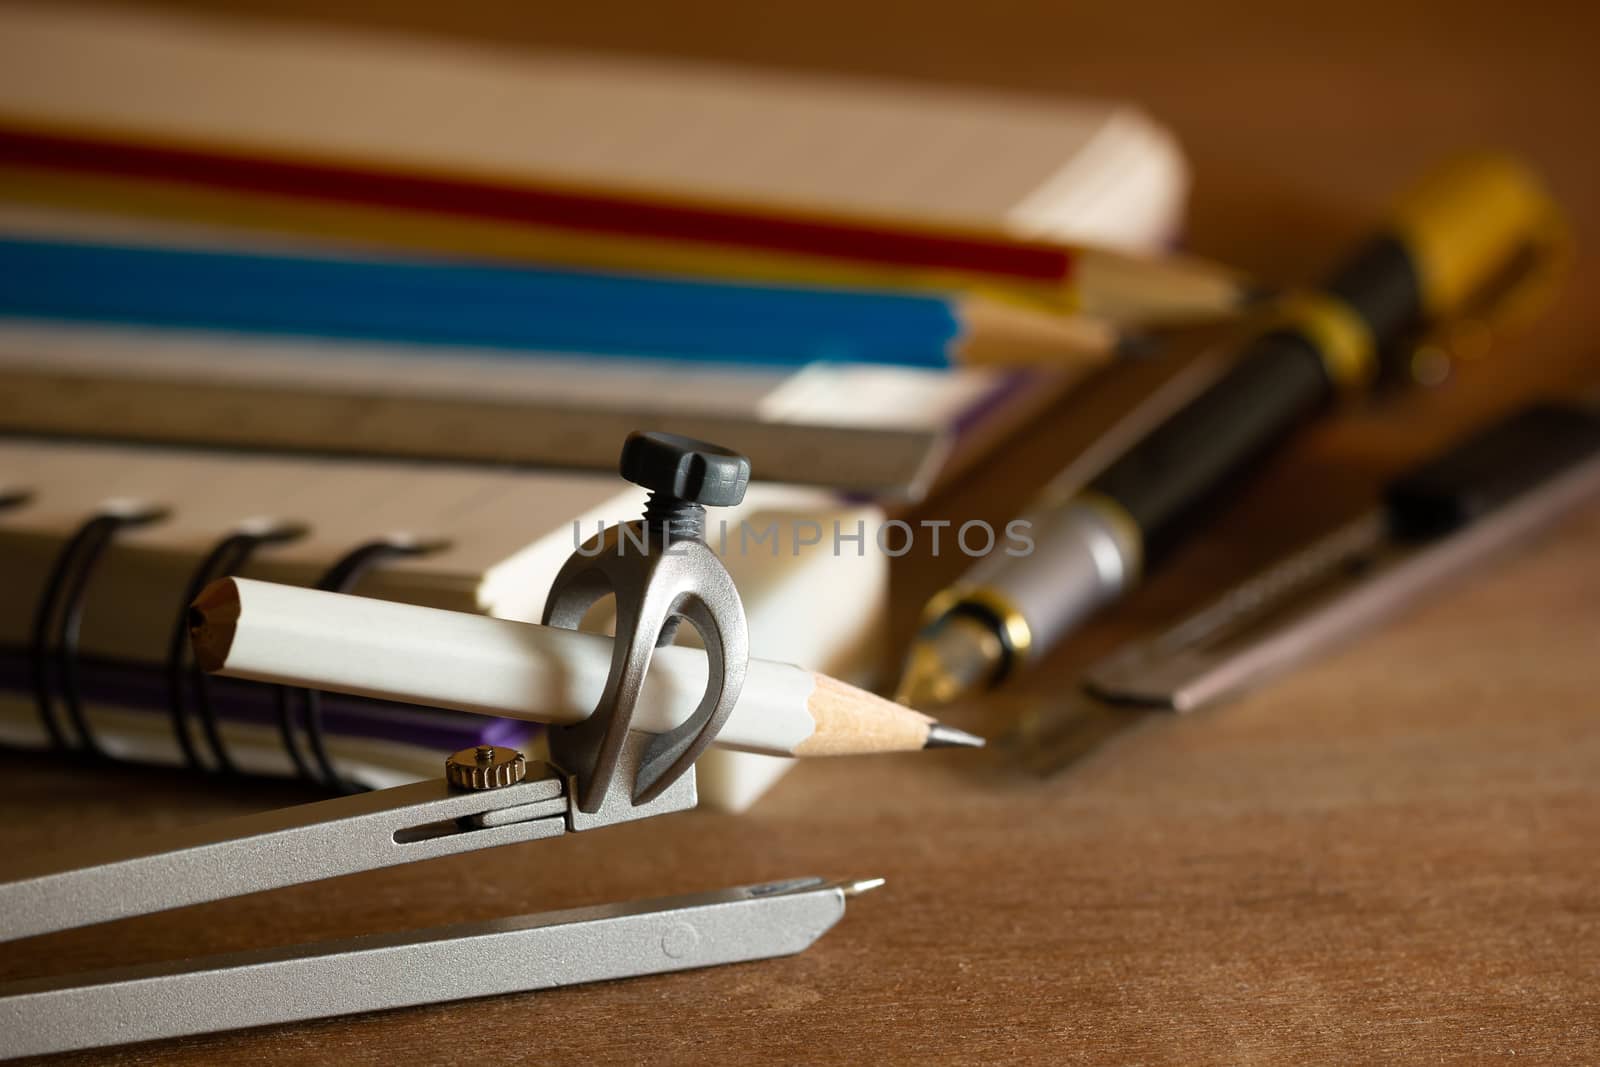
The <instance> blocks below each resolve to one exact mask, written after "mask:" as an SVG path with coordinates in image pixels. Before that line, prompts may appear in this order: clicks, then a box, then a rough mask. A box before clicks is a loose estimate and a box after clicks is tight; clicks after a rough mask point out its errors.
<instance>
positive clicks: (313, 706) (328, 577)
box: [278, 538, 449, 793]
mask: <svg viewBox="0 0 1600 1067" xmlns="http://www.w3.org/2000/svg"><path fill="white" fill-rule="evenodd" d="M448 546H449V542H448V541H443V540H435V541H412V540H403V539H400V538H386V539H384V540H380V541H369V542H367V543H366V544H364V545H361V546H359V547H357V548H354V549H352V550H350V551H349V552H347V553H345V555H344V556H342V557H341V558H340V559H339V560H338V561H337V562H336V563H334V565H333V566H331V567H329V568H328V570H327V572H326V573H324V574H323V576H322V577H321V578H320V579H319V580H318V581H317V585H316V588H318V589H321V590H324V591H326V592H330V593H348V592H349V591H350V590H351V589H354V588H355V586H356V584H357V583H358V582H360V581H361V579H362V578H363V577H364V576H365V575H366V574H367V572H368V571H370V570H371V569H372V568H373V567H375V566H377V565H378V564H380V563H384V562H387V561H389V560H393V559H404V558H414V557H417V556H425V555H428V554H429V553H432V552H437V551H439V550H440V549H443V548H446V547H448ZM278 690H279V695H278V730H279V732H280V733H281V734H282V735H283V747H284V749H285V750H286V751H287V752H288V753H289V758H290V759H292V760H293V761H294V765H295V769H296V770H297V771H299V773H300V774H301V775H302V776H303V777H305V778H307V779H310V780H311V781H313V782H317V783H318V784H320V785H323V786H326V787H327V788H329V789H332V790H335V791H337V792H341V793H359V792H362V791H363V790H364V789H365V788H366V787H365V786H362V785H360V784H359V783H356V782H351V781H348V780H346V779H345V778H344V777H343V776H341V775H340V774H339V772H338V769H337V768H335V767H334V765H333V760H332V759H331V758H330V757H329V755H328V746H327V741H326V739H325V737H324V736H323V730H322V694H321V693H319V692H317V691H316V690H314V689H290V688H288V687H286V686H279V687H278ZM291 693H297V694H298V695H299V696H300V701H301V728H302V729H303V730H304V731H305V737H306V747H307V748H309V749H310V750H311V757H310V759H307V758H306V755H305V754H304V753H303V752H302V751H301V750H300V743H299V740H298V738H297V736H296V731H295V726H294V722H293V714H292V709H291V705H292V701H291V699H290V694H291Z"/></svg>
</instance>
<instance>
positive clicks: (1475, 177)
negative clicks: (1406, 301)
mask: <svg viewBox="0 0 1600 1067" xmlns="http://www.w3.org/2000/svg"><path fill="white" fill-rule="evenodd" d="M1391 226H1392V230H1393V232H1394V234H1395V236H1397V237H1398V238H1399V239H1400V241H1401V243H1402V244H1404V245H1405V247H1406V249H1407V250H1408V251H1409V252H1410V254H1411V260H1412V264H1413V267H1414V269H1415V270H1416V272H1417V278H1418V284H1419V288H1420V289H1421V297H1422V302H1423V305H1424V308H1425V314H1426V317H1427V318H1428V319H1429V320H1430V321H1434V322H1438V321H1439V320H1441V319H1448V318H1453V317H1456V316H1459V315H1462V314H1466V313H1473V314H1482V315H1487V316H1490V317H1493V318H1494V319H1496V320H1503V319H1504V318H1505V317H1507V316H1511V317H1520V316H1521V315H1524V314H1528V313H1531V312H1532V310H1534V305H1536V304H1538V303H1542V301H1543V299H1544V298H1545V297H1547V296H1548V295H1549V293H1550V291H1551V289H1552V285H1551V284H1550V283H1552V282H1553V281H1554V280H1555V278H1556V276H1557V275H1558V274H1559V272H1560V270H1561V268H1563V267H1564V266H1565V263H1566V261H1567V259H1568V258H1569V255H1570V238H1569V236H1568V233H1567V229H1566V226H1565V224H1564V222H1563V221H1562V219H1561V215H1560V212H1559V211H1557V209H1556V206H1555V204H1554V202H1553V201H1552V200H1551V199H1550V197H1549V195H1548V194H1547V193H1546V191H1545V189H1544V186H1543V184H1542V183H1541V182H1540V180H1539V178H1538V177H1537V175H1535V174H1534V173H1533V172H1532V171H1531V170H1530V169H1529V168H1528V167H1527V166H1526V165H1524V164H1523V163H1522V162H1521V161H1519V160H1517V159H1515V158H1513V157H1511V156H1508V155H1504V154H1498V153H1480V154H1474V155H1468V156H1462V157H1459V158H1456V159H1453V160H1451V161H1450V162H1448V163H1446V164H1444V165H1443V166H1441V167H1439V168H1438V169H1436V170H1434V171H1432V172H1430V173H1429V174H1428V175H1427V176H1426V177H1424V178H1423V179H1422V181H1420V182H1419V183H1418V184H1417V185H1415V186H1414V187H1412V188H1411V189H1410V190H1409V191H1408V192H1407V193H1406V194H1405V195H1404V196H1402V197H1401V198H1400V200H1399V202H1398V203H1397V204H1396V205H1395V211H1394V215H1393V218H1392V223H1391ZM1490 304H1492V305H1493V307H1492V308H1490V307H1488V306H1487V305H1490Z"/></svg>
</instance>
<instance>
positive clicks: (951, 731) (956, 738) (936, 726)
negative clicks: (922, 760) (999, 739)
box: [922, 722, 988, 748]
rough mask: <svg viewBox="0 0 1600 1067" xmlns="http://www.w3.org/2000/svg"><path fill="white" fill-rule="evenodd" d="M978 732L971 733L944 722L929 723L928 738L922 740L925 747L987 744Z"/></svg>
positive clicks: (973, 746)
mask: <svg viewBox="0 0 1600 1067" xmlns="http://www.w3.org/2000/svg"><path fill="white" fill-rule="evenodd" d="M987 743H988V742H986V741H985V740H984V739H983V738H981V737H979V736H978V735H977V734H969V733H967V732H966V731H965V730H957V729H956V728H955V727H954V726H946V725H945V724H944V723H942V722H930V723H929V724H928V739H927V740H926V741H924V742H922V747H923V748H982V747H983V746H984V745H985V744H987Z"/></svg>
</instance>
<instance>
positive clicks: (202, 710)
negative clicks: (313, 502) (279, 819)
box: [167, 522, 309, 775]
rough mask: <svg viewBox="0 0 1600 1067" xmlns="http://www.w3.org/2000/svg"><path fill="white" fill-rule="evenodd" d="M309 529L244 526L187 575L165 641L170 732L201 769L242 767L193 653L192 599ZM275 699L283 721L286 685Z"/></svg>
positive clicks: (234, 771)
mask: <svg viewBox="0 0 1600 1067" xmlns="http://www.w3.org/2000/svg"><path fill="white" fill-rule="evenodd" d="M307 532H309V527H307V526H305V525H303V524H301V523H294V522H265V523H259V524H256V525H254V526H252V527H248V528H245V527H241V528H240V529H238V530H235V531H234V532H233V533H231V534H229V535H228V536H226V537H224V538H223V539H222V540H220V541H218V542H217V544H216V545H215V547H213V548H212V549H211V551H210V552H209V553H207V554H206V557H205V559H203V560H202V561H201V562H200V565H199V566H198V567H196V568H195V570H194V574H193V575H192V576H191V577H190V579H189V584H188V587H187V588H186V589H185V590H184V594H183V600H182V601H181V602H180V603H179V605H178V620H177V623H176V624H175V625H174V626H173V628H172V636H171V638H170V640H169V641H168V642H167V694H168V714H169V715H170V716H171V717H172V734H173V736H174V737H175V738H176V739H177V741H178V747H179V748H180V749H181V750H182V751H183V758H184V759H185V760H186V761H187V762H188V764H189V766H191V767H193V768H194V769H195V770H197V771H201V772H211V773H216V774H225V775H232V774H238V773H239V768H238V766H237V765H236V764H235V763H234V762H233V759H232V757H230V756H229V755H228V749H227V746H226V745H225V744H224V743H223V740H222V727H221V724H220V723H219V722H218V720H217V713H216V709H215V708H214V707H213V705H212V702H211V686H210V679H208V678H207V677H206V674H205V672H204V671H202V670H201V669H200V668H199V665H198V664H196V663H194V662H193V657H192V656H191V655H190V645H189V605H190V604H193V603H194V601H195V598H196V597H198V596H199V595H200V592H201V590H203V589H205V587H206V586H208V585H210V584H211V583H212V582H214V581H216V580H217V579H218V578H226V577H228V576H229V575H231V574H237V573H238V572H239V571H240V570H242V569H243V568H244V566H245V564H246V563H248V562H249V561H250V558H251V556H253V555H254V554H255V552H256V550H257V549H259V548H261V547H263V546H265V545H275V544H285V543H287V542H289V541H295V540H298V539H299V538H301V537H304V536H305V535H306V533H307ZM186 683H187V684H186ZM186 692H188V693H192V694H193V696H194V704H195V708H196V710H197V712H198V715H199V719H200V730H201V735H202V736H203V737H204V738H205V741H206V748H207V749H209V750H210V753H211V763H210V764H209V765H208V764H207V763H206V762H205V760H203V759H202V758H201V756H200V752H199V750H198V749H197V748H196V747H195V742H194V736H193V733H192V731H191V730H190V728H189V709H188V706H187V703H186V701H185V693H186ZM277 699H278V704H279V707H278V713H279V718H280V719H282V718H283V717H284V716H285V715H286V714H287V710H286V707H285V704H286V702H287V700H288V695H287V694H286V693H285V692H284V691H283V689H282V687H278V688H277Z"/></svg>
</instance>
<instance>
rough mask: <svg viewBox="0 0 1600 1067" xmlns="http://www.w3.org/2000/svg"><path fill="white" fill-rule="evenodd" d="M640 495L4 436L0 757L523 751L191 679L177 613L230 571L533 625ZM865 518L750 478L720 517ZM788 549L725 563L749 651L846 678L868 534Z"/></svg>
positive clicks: (525, 479)
mask: <svg viewBox="0 0 1600 1067" xmlns="http://www.w3.org/2000/svg"><path fill="white" fill-rule="evenodd" d="M643 498H644V491H643V490H641V489H637V488H635V487H630V486H628V485H626V483H624V482H622V481H620V480H619V479H618V478H616V477H615V476H603V475H585V474H558V473H548V472H528V471H512V470H495V469H485V468H481V467H468V466H456V465H448V464H418V463H412V462H390V461H379V460H350V459H335V458H326V457H306V456H284V455H273V454H267V453H248V454H246V453H229V452H223V451H214V450H201V449H177V448H158V447H144V446H131V447H130V446H114V445H107V444H100V443H89V442H72V441H60V440H42V439H33V438H27V437H16V436H12V437H0V588H3V589H5V590H6V593H7V595H6V597H5V598H4V600H3V602H0V744H4V745H7V746H11V747H19V748H28V749H40V748H49V747H56V748H69V749H76V750H86V749H87V750H90V751H95V752H100V753H103V754H104V755H106V756H109V757H111V758H114V759H121V760H132V761H138V762H144V763H155V764H161V765H167V766H174V767H187V768H189V769H190V770H191V771H193V772H194V773H204V774H213V775H215V774H220V773H225V772H230V771H232V772H237V773H241V774H251V775H272V776H289V775H297V774H298V775H301V776H303V777H307V778H310V779H312V780H314V781H317V782H319V783H320V784H322V785H323V786H325V787H328V788H331V789H348V788H358V787H382V786H387V785H393V784H399V783H402V782H407V781H414V780H417V779H420V778H426V777H434V776H437V775H438V773H439V767H440V763H441V760H442V759H443V757H444V756H445V755H447V754H448V753H449V752H452V751H455V750H456V749H459V748H463V747H467V746H469V745H473V744H480V743H495V744H517V745H530V746H535V747H536V746H537V744H538V742H539V738H538V736H537V730H536V728H533V727H531V726H530V724H528V723H525V722H521V721H513V720H501V719H491V718H485V717H481V716H474V715H467V714H463V713H459V712H454V711H446V710H433V709H418V708H412V707H406V706H400V705H392V704H386V703H383V702H378V701H371V700H363V699H356V698H347V697H337V696H332V695H327V696H324V695H320V694H307V693H304V692H291V691H285V690H282V689H279V688H277V687H272V686H264V685H258V684H255V683H247V682H238V681H234V680H227V679H202V678H200V677H199V676H198V674H197V672H195V671H194V670H193V668H192V666H191V665H190V663H189V660H188V658H187V654H186V652H187V649H186V641H184V639H183V635H184V634H185V628H184V625H183V620H184V614H185V609H186V608H187V605H188V601H189V599H190V597H191V595H192V593H193V591H195V589H196V588H197V586H198V584H200V583H203V581H204V580H205V579H206V578H207V577H208V576H215V575H218V574H221V573H223V572H229V573H239V574H245V575H249V576H252V577H258V578H264V579H267V580H272V581H282V582H290V583H294V584H300V585H314V584H320V585H322V586H324V587H333V588H344V589H348V590H349V591H351V592H354V593H357V594H359V595H367V596H378V597H384V598H387V599H395V600H404V601H408V602H412V603H420V604H426V605H429V606H434V607H441V608H447V609H452V610H461V611H483V612H488V613H492V614H495V615H499V616H502V617H506V618H514V619H522V620H537V619H538V618H539V614H540V611H541V610H542V607H543V601H544V596H545V593H546V591H547V590H548V588H549V584H550V581H551V579H552V578H553V577H554V575H555V572H556V570H557V569H558V568H559V567H560V565H561V563H562V562H563V561H564V560H565V559H566V557H567V555H568V554H569V553H570V552H571V551H572V548H573V546H574V544H575V541H574V538H575V537H578V536H579V535H580V534H583V533H585V532H587V533H592V532H593V531H594V529H595V528H596V524H597V523H599V522H600V521H605V522H608V523H613V522H620V521H626V520H627V519H629V518H632V517H635V516H636V515H637V514H638V512H639V509H640V508H641V506H642V503H643ZM878 514H879V512H878V511H877V509H876V508H874V507H871V506H857V505H848V504H841V503H839V502H837V501H836V500H835V499H833V498H832V497H831V496H830V495H828V494H824V493H819V492H815V491H809V490H796V489H791V488H783V487H774V486H763V485H757V486H754V487H753V488H752V490H751V492H750V494H749V496H748V497H747V499H746V502H745V503H744V504H743V505H742V506H741V507H740V508H738V509H728V512H727V518H728V519H729V520H730V521H731V522H734V523H737V522H738V521H739V520H740V519H747V520H749V521H750V522H751V524H752V525H753V527H754V528H756V529H759V530H765V529H766V528H768V527H770V526H772V525H774V524H777V525H778V526H779V527H780V528H783V527H784V525H785V524H786V523H787V524H806V523H820V524H823V526H824V527H827V526H828V525H830V524H831V523H832V522H833V521H835V520H838V521H840V522H842V523H844V524H846V525H847V526H849V527H850V528H852V529H853V528H854V526H855V524H856V523H857V522H858V521H861V522H870V521H871V519H872V517H874V516H877V515H878ZM733 543H734V544H735V545H736V544H737V541H734V542H733ZM790 548H791V546H790V545H788V544H785V545H784V546H783V551H782V552H775V551H768V550H767V546H766V545H765V543H763V544H762V546H761V549H760V550H759V551H755V552H742V551H729V552H727V553H725V555H726V558H727V562H728V565H729V569H730V571H731V572H732V573H733V575H734V578H735V580H736V581H737V582H738V584H739V587H740V590H741V593H742V595H743V597H744V600H745V606H746V612H747V615H748V619H749V624H750V636H751V649H752V652H753V653H754V654H756V655H760V656H764V657H768V658H775V659H786V660H790V661H793V662H797V663H802V664H804V665H806V666H808V667H812V668H814V669H823V670H828V671H830V672H833V673H843V674H853V675H855V676H856V677H858V678H859V677H861V671H862V670H863V669H864V668H866V667H867V666H868V665H870V664H875V663H876V661H877V651H878V646H877V643H876V642H877V637H878V634H879V632H880V630H881V613H882V608H883V601H884V597H885V586H886V566H885V562H886V561H885V560H884V559H883V557H882V555H881V553H877V552H875V551H873V550H872V545H871V539H870V538H868V539H867V541H866V542H865V544H864V545H863V551H862V552H861V554H860V555H857V554H855V552H854V550H853V549H852V551H851V552H847V553H842V554H835V553H833V552H832V551H831V550H830V549H831V546H830V545H828V544H827V543H823V544H820V545H816V546H810V545H808V546H803V550H801V551H799V552H798V554H794V553H792V552H791V551H790ZM819 590H826V591H827V597H826V602H825V603H824V602H823V600H822V599H821V598H820V597H819V595H818V591H819ZM824 617H825V618H826V625H823V620H824ZM783 767H784V763H783V762H782V761H772V760H763V759H761V758H760V757H749V758H746V757H744V756H742V755H739V754H734V753H719V754H717V755H716V756H713V757H712V759H711V760H710V761H709V762H708V763H706V764H705V771H706V773H705V774H703V776H702V779H703V781H702V798H703V800H704V801H705V802H707V803H711V804H715V805H718V806H722V807H732V808H736V809H737V808H742V807H744V806H746V805H748V804H749V803H750V802H751V801H753V800H754V799H755V797H756V796H758V795H759V793H760V792H761V791H762V789H764V788H765V787H766V786H767V785H768V784H770V782H771V781H772V780H774V779H775V777H776V775H777V774H778V773H781V770H782V768H783Z"/></svg>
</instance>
